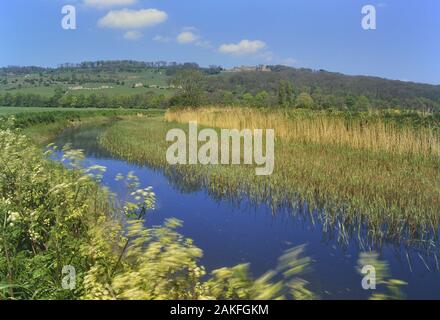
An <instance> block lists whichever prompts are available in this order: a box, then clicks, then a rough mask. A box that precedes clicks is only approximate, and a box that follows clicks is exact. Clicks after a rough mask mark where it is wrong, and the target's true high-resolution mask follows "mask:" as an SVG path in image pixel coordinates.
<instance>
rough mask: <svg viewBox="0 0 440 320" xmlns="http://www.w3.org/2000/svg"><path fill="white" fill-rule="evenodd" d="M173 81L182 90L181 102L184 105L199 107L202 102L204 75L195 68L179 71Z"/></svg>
mask: <svg viewBox="0 0 440 320" xmlns="http://www.w3.org/2000/svg"><path fill="white" fill-rule="evenodd" d="M171 83H172V84H173V85H174V86H175V87H177V88H179V89H180V90H181V94H180V95H181V99H180V103H181V104H182V105H184V106H189V107H198V106H199V105H200V104H201V103H202V96H203V89H204V75H203V74H202V73H201V72H200V71H198V70H195V69H183V70H180V71H179V72H177V74H176V75H175V76H174V78H173V79H172V80H171Z"/></svg>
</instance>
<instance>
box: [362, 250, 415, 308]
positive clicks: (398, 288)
mask: <svg viewBox="0 0 440 320" xmlns="http://www.w3.org/2000/svg"><path fill="white" fill-rule="evenodd" d="M364 266H372V267H374V270H375V282H376V285H378V286H381V287H385V288H386V293H374V294H373V295H372V296H371V297H370V299H371V300H402V299H404V298H405V295H404V293H403V291H402V287H403V286H405V285H407V283H406V282H404V281H401V280H396V279H391V278H390V270H389V267H388V264H387V262H385V261H381V260H379V255H378V254H377V253H375V252H364V253H361V254H360V256H359V260H358V272H359V273H360V274H362V272H361V270H362V268H363V267H364ZM362 275H363V274H362Z"/></svg>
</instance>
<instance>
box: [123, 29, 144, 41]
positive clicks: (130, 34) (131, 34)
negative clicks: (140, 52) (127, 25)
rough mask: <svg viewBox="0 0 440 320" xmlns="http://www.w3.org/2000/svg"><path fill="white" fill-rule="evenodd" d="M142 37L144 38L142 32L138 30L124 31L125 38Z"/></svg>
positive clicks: (131, 39) (134, 38)
mask: <svg viewBox="0 0 440 320" xmlns="http://www.w3.org/2000/svg"><path fill="white" fill-rule="evenodd" d="M140 38H142V33H141V32H139V31H136V30H131V31H127V32H126V33H124V39H125V40H130V41H135V40H138V39H140Z"/></svg>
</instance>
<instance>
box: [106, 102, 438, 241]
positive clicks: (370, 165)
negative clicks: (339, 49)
mask: <svg viewBox="0 0 440 320" xmlns="http://www.w3.org/2000/svg"><path fill="white" fill-rule="evenodd" d="M254 112H255V115H253V114H252V112H251V110H248V109H244V110H242V109H227V110H213V109H208V110H206V114H207V115H204V112H203V111H202V110H180V111H172V112H168V113H167V114H166V119H167V120H168V121H162V120H160V119H140V120H127V121H121V122H118V123H116V124H114V126H112V127H111V128H110V129H109V130H108V131H107V132H106V133H105V134H104V136H103V137H102V140H101V143H102V144H103V145H104V146H105V147H106V148H107V149H108V150H110V151H111V152H113V153H114V154H116V155H119V156H121V157H123V158H124V159H128V160H131V161H135V162H138V163H143V164H149V165H150V166H153V167H157V168H162V169H163V170H164V171H165V173H166V174H167V175H168V176H169V177H170V178H171V179H172V181H174V182H176V184H177V185H178V186H180V187H182V188H186V189H187V190H195V189H198V188H202V187H206V188H207V189H208V190H209V192H211V194H212V195H213V196H216V197H221V198H223V197H228V198H233V199H237V200H238V201H239V200H240V198H241V197H242V196H247V197H249V198H250V199H251V200H253V201H255V202H256V203H268V204H270V205H271V206H272V207H273V208H274V210H276V209H277V208H279V207H286V206H288V207H290V208H293V209H294V210H291V211H292V212H298V210H295V209H296V208H298V207H306V208H308V209H309V210H310V211H313V209H319V218H320V219H321V222H322V223H323V226H324V229H325V230H326V231H328V232H329V233H332V232H336V233H337V236H338V237H340V239H341V240H343V241H347V239H349V238H350V237H353V236H354V237H358V238H359V239H368V240H371V241H374V242H375V243H378V242H379V243H380V242H381V241H382V240H397V241H405V242H407V241H417V242H420V243H430V242H429V241H430V240H433V239H436V238H437V233H438V228H439V226H440V212H439V208H440V170H439V169H440V161H439V158H438V157H437V156H435V155H434V154H432V152H431V154H430V153H429V152H428V151H429V148H425V149H423V150H425V151H423V152H422V151H420V152H418V153H416V150H415V148H417V146H416V143H415V142H412V143H411V144H407V145H406V146H405V144H404V143H401V144H400V146H399V148H400V149H396V148H394V149H393V151H387V150H386V149H385V147H386V146H388V145H389V146H390V148H391V147H392V143H391V141H393V139H397V138H389V137H387V136H386V134H385V132H383V131H382V133H381V134H382V135H383V137H382V138H381V141H383V142H382V145H379V146H376V145H374V144H373V138H372V135H371V134H369V135H363V131H361V130H360V129H359V130H358V129H355V130H354V131H353V132H350V131H349V130H347V131H346V133H345V134H346V135H348V136H355V135H358V136H356V137H355V138H354V139H353V140H350V139H349V138H347V137H343V132H344V131H343V130H342V128H337V130H335V131H334V132H333V133H332V134H329V132H330V129H328V130H327V131H326V132H328V134H327V135H322V137H327V138H323V140H319V139H318V137H316V136H314V134H312V132H313V130H316V131H314V132H320V131H319V130H318V129H314V128H313V127H308V129H310V130H309V131H306V132H305V133H304V132H302V138H296V137H295V135H294V134H293V133H292V131H289V130H288V129H287V128H288V127H289V126H292V127H295V126H297V127H296V128H299V127H300V126H303V127H305V126H306V125H305V124H303V125H301V124H300V121H299V120H298V119H293V120H292V118H291V117H292V115H291V114H287V115H286V117H285V118H283V116H282V114H281V113H275V115H270V114H264V113H261V114H259V111H254ZM309 116H313V114H312V113H310V114H309ZM317 117H318V119H322V118H323V117H324V116H323V115H322V114H320V113H318V114H317ZM331 117H332V116H330V119H328V120H325V119H322V123H326V125H328V124H330V123H332V124H333V126H334V127H336V124H338V123H340V122H339V121H342V120H334V119H332V118H331ZM274 119H276V120H277V121H278V122H274V121H275V120H274ZM171 120H179V122H174V121H171ZM189 120H198V121H199V122H200V123H202V124H204V125H206V126H221V127H233V128H244V127H251V128H252V127H259V128H275V131H276V132H278V138H277V140H276V143H275V146H276V147H275V170H274V173H273V174H272V175H271V176H266V177H257V176H255V171H254V168H253V167H252V166H245V165H241V166H220V165H219V166H201V165H197V166H183V165H182V166H175V167H170V166H168V164H167V163H166V158H165V155H166V150H167V147H168V146H169V144H168V143H167V142H166V141H165V135H166V132H167V131H168V130H169V129H171V128H176V127H178V128H182V129H184V130H185V129H187V124H186V122H187V121H189ZM314 121H315V122H314ZM319 121H321V120H319ZM319 121H318V120H313V119H310V120H309V121H308V122H306V123H307V124H309V125H310V126H311V125H312V124H313V123H321V122H319ZM376 121H378V122H380V121H384V122H385V120H381V119H377V120H376ZM393 121H394V120H393ZM180 122H182V123H180ZM291 122H292V123H293V124H290V123H291ZM386 126H387V125H386V124H382V125H374V128H378V129H379V130H381V128H384V127H386ZM404 126H406V124H404V125H402V130H405V131H406V132H408V135H409V134H410V132H411V134H413V136H414V139H421V138H420V137H418V138H417V136H418V132H417V130H418V129H417V128H416V127H413V128H412V129H411V128H409V127H408V128H404ZM279 128H284V131H283V130H281V131H280V130H279ZM326 128H329V127H326ZM292 130H294V129H292ZM297 130H298V131H297V132H299V133H301V130H299V129H297ZM394 130H395V131H394V133H395V135H396V136H397V132H398V130H400V129H399V127H398V124H396V125H395V129H394ZM422 130H432V135H435V134H436V133H435V130H434V129H429V128H426V129H422ZM372 131H373V129H371V128H370V129H369V131H368V132H372ZM280 132H284V135H281V136H280ZM335 132H336V133H337V134H336V133H335ZM354 132H356V133H354ZM338 134H339V135H340V138H339V140H337V139H336V138H335V137H338ZM376 135H377V134H376ZM360 136H362V137H363V136H365V137H370V138H369V139H370V141H369V142H368V143H369V144H372V147H371V148H368V147H367V146H368V144H367V143H366V142H365V143H364V144H363V145H362V147H357V146H356V144H355V143H354V142H353V141H359V143H360V141H361V140H362V139H361V138H360ZM331 137H334V138H331ZM328 139H333V140H328ZM366 139H367V138H366ZM399 139H403V138H399ZM399 139H397V140H399ZM407 139H408V138H407ZM436 139H437V137H435V136H434V138H433V140H432V141H437V140H436ZM341 140H343V141H347V142H346V143H345V142H344V143H339V142H337V141H341ZM329 141H335V142H329ZM385 142H386V143H385ZM356 143H357V142H356ZM411 146H412V147H411ZM437 147H438V146H437ZM411 148H412V149H411ZM434 149H435V148H434V147H433V146H432V145H431V150H434ZM425 152H426V153H425ZM304 204H306V205H305V206H304ZM425 241H428V242H425Z"/></svg>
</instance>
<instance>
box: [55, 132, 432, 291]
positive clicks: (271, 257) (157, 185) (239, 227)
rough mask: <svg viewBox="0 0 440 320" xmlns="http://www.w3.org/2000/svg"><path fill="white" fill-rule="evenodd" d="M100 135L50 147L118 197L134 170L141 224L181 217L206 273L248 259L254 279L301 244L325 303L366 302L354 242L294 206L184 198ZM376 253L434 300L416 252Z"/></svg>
mask: <svg viewBox="0 0 440 320" xmlns="http://www.w3.org/2000/svg"><path fill="white" fill-rule="evenodd" d="M101 130H102V128H100V127H82V128H76V129H67V130H65V131H64V132H63V133H62V134H61V135H60V136H59V137H58V138H57V139H56V141H55V144H57V145H58V146H63V145H65V144H66V143H70V144H71V145H72V147H73V148H74V149H82V150H84V153H85V156H86V165H92V164H99V165H102V166H105V167H106V168H107V171H106V173H105V175H104V178H103V181H102V183H103V185H105V186H107V187H109V188H110V190H112V191H113V192H115V193H117V194H118V195H119V196H121V197H124V195H125V190H124V189H123V187H122V185H121V183H118V182H116V181H115V179H114V178H115V176H116V175H117V174H118V173H121V174H124V175H126V174H127V173H128V172H130V171H133V172H134V173H135V174H136V175H137V176H138V177H139V179H140V182H141V185H142V186H152V187H153V189H154V192H155V193H156V196H157V205H156V207H157V208H156V210H155V211H154V212H152V213H150V215H149V216H148V217H147V225H148V226H151V225H160V224H162V223H163V221H164V220H165V219H167V218H171V217H175V218H178V219H180V220H182V221H183V222H184V225H183V227H182V228H181V229H180V230H179V231H180V233H182V234H183V235H185V236H187V237H190V238H192V239H193V240H194V241H195V244H196V245H197V246H198V247H200V248H201V249H203V252H204V256H203V258H202V261H201V262H202V264H203V265H204V266H205V267H206V268H207V270H208V271H210V270H213V269H215V268H219V267H223V266H233V265H236V264H239V263H244V262H249V263H250V264H251V270H252V272H253V274H254V275H255V276H259V275H261V274H262V273H264V272H265V271H267V270H269V269H272V268H275V266H276V264H277V259H278V257H279V256H281V255H282V254H283V252H284V251H285V250H286V249H289V248H291V247H292V246H297V245H301V244H307V248H306V254H307V255H308V256H310V257H312V258H313V259H314V260H315V262H314V264H313V269H312V271H311V272H310V273H308V274H306V275H304V276H303V278H304V279H306V280H308V281H309V282H310V286H309V288H310V289H312V291H313V292H315V293H318V294H319V295H320V297H321V298H323V299H364V298H366V297H368V296H369V295H370V294H371V293H372V292H371V291H365V290H363V289H362V287H361V276H360V275H359V274H358V273H357V271H356V270H355V267H356V265H357V259H358V255H359V252H360V250H359V245H358V242H357V241H355V240H354V239H352V240H351V241H350V242H349V244H348V245H342V244H340V243H339V242H338V241H337V239H335V238H332V237H330V236H328V233H326V232H324V231H323V228H322V226H321V224H320V223H319V221H317V219H315V222H314V223H312V222H311V221H310V219H305V218H304V214H302V213H301V212H300V209H297V210H296V209H289V210H287V209H286V210H283V211H280V212H278V213H276V214H273V213H272V211H271V210H270V208H269V207H268V206H265V205H261V206H257V207H255V206H254V205H251V204H250V203H249V201H247V199H242V201H241V203H240V205H237V204H233V203H232V201H229V200H227V199H225V200H221V201H218V200H214V199H213V198H212V197H210V196H209V194H208V192H207V191H206V190H203V189H202V190H200V191H197V192H192V193H183V192H181V191H179V190H182V188H177V187H176V186H175V183H172V182H171V181H169V180H168V179H167V177H166V176H165V175H163V174H162V173H161V172H160V171H156V170H153V169H150V168H148V167H145V166H138V165H135V164H131V163H128V162H126V161H123V160H120V159H116V158H114V157H112V156H111V155H110V154H109V153H108V152H106V151H105V150H103V149H102V148H100V147H99V145H98V143H97V136H98V135H99V133H100V132H101ZM301 216H303V218H301ZM379 251H380V253H381V259H385V260H387V261H388V263H389V264H390V269H391V272H392V275H393V278H396V279H400V280H404V281H406V282H408V286H406V287H405V288H404V291H405V293H406V295H407V298H410V299H440V273H439V271H438V270H437V268H436V264H435V263H434V262H433V261H432V259H431V260H430V259H429V258H428V257H427V256H426V255H425V254H424V253H423V252H420V253H419V252H418V251H416V250H415V249H414V248H409V249H408V250H405V248H403V247H402V246H397V245H394V244H392V243H390V244H385V245H383V246H382V248H380V249H379ZM379 289H380V286H379ZM382 291H383V290H382Z"/></svg>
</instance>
